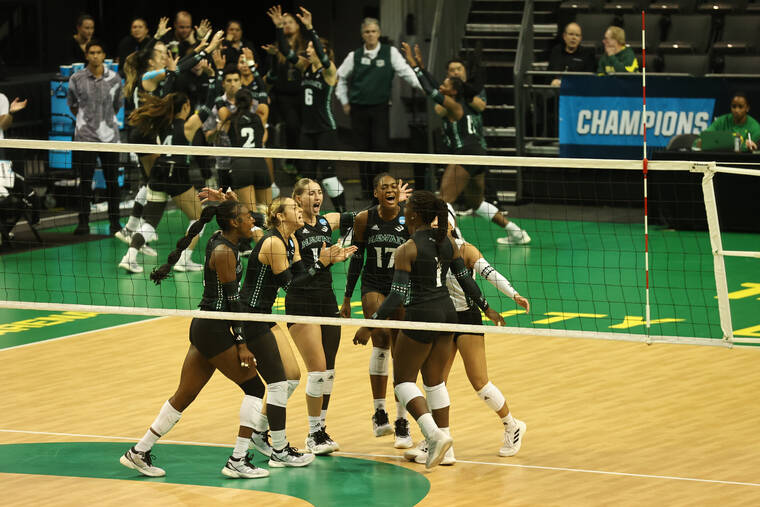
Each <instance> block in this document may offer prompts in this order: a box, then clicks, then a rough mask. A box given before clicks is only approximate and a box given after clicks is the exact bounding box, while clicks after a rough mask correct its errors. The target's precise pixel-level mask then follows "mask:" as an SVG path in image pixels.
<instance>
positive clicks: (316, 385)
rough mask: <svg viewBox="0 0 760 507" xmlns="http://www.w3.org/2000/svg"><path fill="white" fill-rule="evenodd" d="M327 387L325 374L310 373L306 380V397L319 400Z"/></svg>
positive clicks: (321, 372)
mask: <svg viewBox="0 0 760 507" xmlns="http://www.w3.org/2000/svg"><path fill="white" fill-rule="evenodd" d="M324 387H325V372H323V371H310V372H309V375H308V378H307V379H306V396H311V397H312V398H319V397H320V396H322V393H323V389H324Z"/></svg>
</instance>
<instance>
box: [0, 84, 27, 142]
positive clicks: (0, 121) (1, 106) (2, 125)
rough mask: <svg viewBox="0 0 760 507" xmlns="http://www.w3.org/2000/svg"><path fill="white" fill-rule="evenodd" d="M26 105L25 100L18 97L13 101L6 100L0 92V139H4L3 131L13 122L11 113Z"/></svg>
mask: <svg viewBox="0 0 760 507" xmlns="http://www.w3.org/2000/svg"><path fill="white" fill-rule="evenodd" d="M25 107H26V100H19V99H18V97H16V98H15V99H13V102H10V103H9V102H8V97H6V96H5V94H4V93H0V139H5V131H6V130H8V129H9V128H10V127H11V125H12V124H13V115H14V114H15V113H18V112H19V111H21V110H22V109H24V108H25Z"/></svg>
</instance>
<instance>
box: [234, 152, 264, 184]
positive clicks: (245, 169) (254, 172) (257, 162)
mask: <svg viewBox="0 0 760 507" xmlns="http://www.w3.org/2000/svg"><path fill="white" fill-rule="evenodd" d="M230 178H231V184H232V188H235V189H238V188H245V187H248V186H251V185H253V187H254V188H256V189H258V190H266V189H267V188H269V187H271V186H272V178H271V177H270V176H269V168H268V167H267V164H266V162H264V159H263V158H233V159H232V162H231V163H230Z"/></svg>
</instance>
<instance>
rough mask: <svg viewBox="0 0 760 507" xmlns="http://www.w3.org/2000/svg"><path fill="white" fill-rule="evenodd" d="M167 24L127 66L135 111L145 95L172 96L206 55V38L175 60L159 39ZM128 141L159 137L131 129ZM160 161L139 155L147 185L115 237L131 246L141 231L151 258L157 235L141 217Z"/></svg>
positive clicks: (151, 141) (126, 88) (144, 248)
mask: <svg viewBox="0 0 760 507" xmlns="http://www.w3.org/2000/svg"><path fill="white" fill-rule="evenodd" d="M167 22H168V18H161V22H160V23H159V27H158V29H157V30H156V35H155V36H154V38H153V39H152V40H151V41H150V42H149V43H148V44H147V46H146V47H145V48H144V49H143V50H141V51H137V52H135V53H132V54H130V55H129V56H128V57H127V59H126V62H125V64H124V72H125V75H126V76H127V78H126V84H125V86H124V97H125V98H127V99H128V100H131V102H132V104H133V108H134V109H136V108H138V107H140V105H141V104H142V101H143V98H144V97H145V96H146V95H153V96H156V97H159V98H160V97H165V96H166V95H168V94H169V93H171V92H172V91H173V90H174V83H175V81H176V78H177V75H178V74H179V73H181V72H187V71H189V70H190V69H192V68H193V67H194V66H195V65H196V64H197V63H198V62H200V61H202V60H203V59H204V58H205V56H206V52H205V51H204V49H206V46H207V40H206V39H205V38H204V39H203V40H201V42H200V43H199V44H198V45H197V46H196V48H195V50H194V52H193V54H191V55H188V56H186V57H184V58H182V59H181V60H179V61H177V60H176V59H174V58H173V57H172V56H171V54H169V52H168V51H167V48H166V46H165V45H164V43H163V42H161V41H160V40H159V39H160V38H161V36H162V35H164V34H165V33H166V32H168V31H169V30H170V29H168V28H166V23H167ZM208 33H209V34H210V33H211V32H210V31H209V32H208ZM129 142H130V143H137V144H155V143H156V136H155V135H154V134H150V133H147V134H146V133H144V132H141V130H140V129H136V128H131V129H130V131H129ZM157 158H158V155H155V154H147V153H145V154H140V155H139V156H138V159H139V164H140V167H141V168H142V170H143V177H144V179H145V182H146V185H142V186H140V188H139V190H138V191H137V194H136V195H135V203H134V206H133V208H132V212H131V214H130V217H129V220H127V223H126V225H125V226H124V227H123V228H122V229H121V230H120V231H118V232H117V233H116V234H115V236H116V238H117V239H119V240H121V241H123V242H124V243H127V244H130V243H131V242H132V234H133V233H134V232H135V231H138V230H140V231H141V233H142V235H143V239H144V240H145V241H144V244H143V246H142V247H141V248H140V252H141V253H144V254H146V255H150V256H152V257H155V256H156V255H157V253H156V251H155V250H154V249H153V248H151V247H149V246H148V243H149V242H151V241H154V240H156V239H158V236H157V235H156V234H155V230H151V229H150V227H148V228H144V229H143V227H142V225H143V224H144V223H145V222H144V221H143V220H142V216H143V209H144V207H145V205H146V204H147V194H148V188H147V182H148V180H149V179H150V172H151V169H152V168H153V164H154V163H155V161H156V159H157Z"/></svg>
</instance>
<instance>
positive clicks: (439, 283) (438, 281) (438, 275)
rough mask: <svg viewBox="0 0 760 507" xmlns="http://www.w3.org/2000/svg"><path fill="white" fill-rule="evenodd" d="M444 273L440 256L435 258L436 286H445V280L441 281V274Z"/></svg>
mask: <svg viewBox="0 0 760 507" xmlns="http://www.w3.org/2000/svg"><path fill="white" fill-rule="evenodd" d="M442 274H443V270H442V269H441V263H440V262H439V261H438V257H436V258H435V286H436V287H443V282H442V281H441V275H442Z"/></svg>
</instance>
